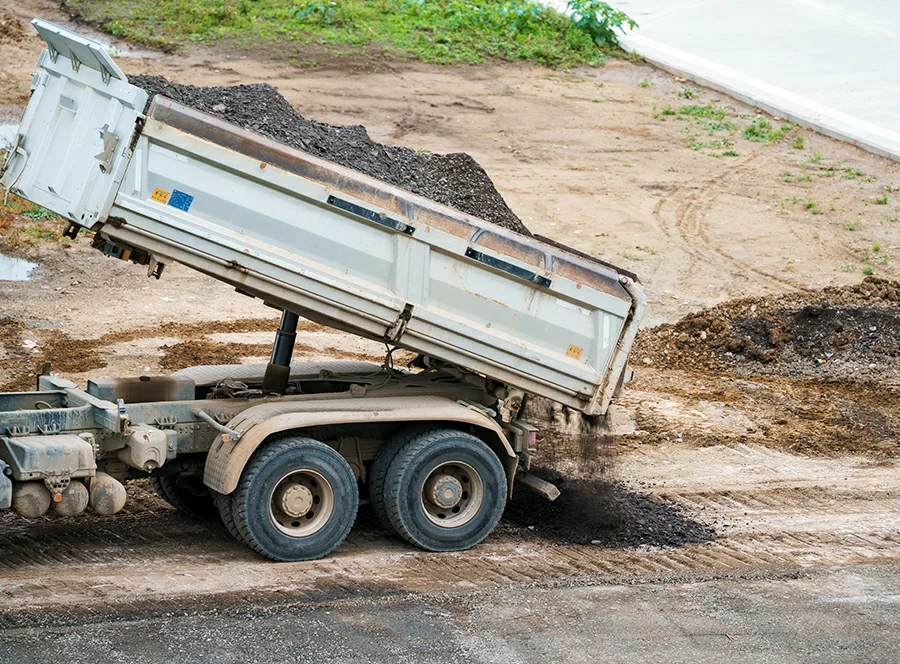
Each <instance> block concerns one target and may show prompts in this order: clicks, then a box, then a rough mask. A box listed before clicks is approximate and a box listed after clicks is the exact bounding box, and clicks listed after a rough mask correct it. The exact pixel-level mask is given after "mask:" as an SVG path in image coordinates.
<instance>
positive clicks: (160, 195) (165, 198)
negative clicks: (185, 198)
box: [150, 189, 172, 204]
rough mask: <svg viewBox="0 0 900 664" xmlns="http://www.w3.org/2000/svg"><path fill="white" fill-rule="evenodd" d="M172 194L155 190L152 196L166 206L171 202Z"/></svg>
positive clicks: (162, 190)
mask: <svg viewBox="0 0 900 664" xmlns="http://www.w3.org/2000/svg"><path fill="white" fill-rule="evenodd" d="M171 195H172V194H171V193H169V192H168V191H166V190H165V189H154V190H153V194H152V195H151V196H150V198H152V199H153V200H154V201H159V202H160V203H162V204H166V203H168V202H169V196H171Z"/></svg>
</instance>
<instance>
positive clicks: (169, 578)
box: [0, 479, 900, 622]
mask: <svg viewBox="0 0 900 664" xmlns="http://www.w3.org/2000/svg"><path fill="white" fill-rule="evenodd" d="M814 481H815V480H813V479H809V480H805V479H804V480H801V481H797V482H782V483H779V484H776V485H775V486H773V487H771V488H768V487H766V486H760V485H737V486H734V485H732V486H728V485H726V486H721V487H718V488H711V487H704V486H697V487H690V486H682V487H671V488H664V489H660V490H659V491H656V492H654V493H652V494H651V495H653V496H655V497H656V499H659V500H671V501H675V502H677V503H678V504H680V505H682V506H683V507H684V508H685V509H686V510H687V511H688V512H689V513H691V514H695V515H702V516H698V518H702V519H704V520H708V521H711V522H715V523H718V524H720V530H721V532H722V535H721V536H720V537H719V538H718V539H716V540H713V541H711V542H706V543H702V544H689V545H685V546H682V547H676V548H659V547H653V546H639V547H632V548H622V547H599V546H592V545H574V544H565V543H561V542H559V541H558V540H547V539H544V538H543V536H542V535H541V528H540V525H538V527H537V528H536V529H535V530H534V531H531V530H529V529H526V528H524V527H513V526H508V525H503V524H501V527H500V528H499V529H498V531H497V533H496V534H495V535H493V536H491V537H490V538H489V539H488V540H487V541H486V542H485V543H484V544H482V545H481V546H479V547H477V548H475V549H473V550H470V551H464V552H458V553H450V554H432V553H426V552H422V551H418V550H416V549H411V548H409V547H408V546H407V545H405V544H404V543H402V542H400V541H399V540H397V539H395V538H393V537H390V536H388V535H387V533H385V532H384V531H383V530H381V529H380V528H378V527H377V526H376V525H374V524H373V522H371V521H370V520H369V519H367V518H363V519H362V520H361V522H360V523H358V524H357V526H356V527H355V528H354V530H353V532H352V533H351V536H350V538H349V539H348V540H347V542H346V544H345V545H343V546H342V547H341V548H340V549H339V550H338V551H337V553H336V554H335V555H333V556H331V557H329V558H327V559H325V560H320V561H314V562H310V563H297V564H272V563H269V562H267V561H263V560H261V559H259V558H258V557H256V556H255V555H253V554H252V553H251V552H249V551H248V550H246V549H245V548H244V547H242V546H240V545H239V544H237V543H236V542H234V541H233V540H231V538H230V537H229V536H228V535H227V533H226V532H225V530H224V529H223V528H221V527H219V526H216V525H214V524H210V523H204V522H199V521H193V520H190V519H188V518H186V517H183V516H182V515H180V514H178V513H176V512H173V511H162V510H160V511H158V512H150V511H148V512H145V513H142V514H134V515H126V516H124V517H119V518H117V519H116V520H115V522H113V521H112V520H109V519H100V518H87V519H85V518H79V519H72V520H66V521H62V520H60V521H55V522H44V523H36V524H31V525H28V524H24V523H17V524H7V527H6V528H5V529H4V530H3V532H2V535H0V570H2V577H3V584H2V586H0V622H2V615H4V614H9V615H13V614H15V613H16V612H18V611H20V610H21V609H22V608H23V607H28V608H29V609H31V610H38V611H41V610H48V609H51V608H53V607H60V606H78V607H79V608H80V609H86V608H90V607H92V606H100V605H103V606H117V605H124V604H126V603H136V602H137V603H140V602H156V603H159V602H168V601H174V600H175V599H177V598H181V601H183V602H184V601H193V600H192V599H191V598H195V599H196V598H198V597H211V596H216V595H220V594H227V593H235V592H241V593H245V594H247V593H252V594H255V595H259V594H262V595H266V594H272V593H295V594H296V593H305V592H313V591H316V592H325V591H328V592H342V591H343V589H345V588H349V589H355V590H354V591H355V592H362V591H363V590H366V589H367V590H373V589H375V590H380V591H385V592H429V591H435V592H437V591H442V590H459V589H461V588H472V589H476V588H489V587H493V586H498V585H523V584H527V585H533V584H555V583H604V582H620V581H622V580H623V579H626V580H627V579H632V580H662V581H665V580H669V579H671V580H684V579H685V578H694V577H704V576H708V575H711V574H740V573H745V572H748V571H754V572H760V573H764V574H765V573H775V572H778V571H780V570H781V571H783V570H785V569H796V568H799V567H805V566H810V565H833V564H845V563H851V562H859V561H873V560H896V559H898V558H900V514H898V513H897V510H896V505H897V500H898V497H900V481H898V482H897V483H896V485H889V486H877V487H872V486H867V485H866V484H865V483H864V482H861V481H860V482H850V483H849V484H850V486H841V485H827V484H825V483H822V482H821V481H820V484H818V485H816V484H813V482H814Z"/></svg>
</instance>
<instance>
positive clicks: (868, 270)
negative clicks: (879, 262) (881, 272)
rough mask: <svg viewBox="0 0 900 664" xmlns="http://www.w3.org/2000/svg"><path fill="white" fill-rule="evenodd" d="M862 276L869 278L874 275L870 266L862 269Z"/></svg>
mask: <svg viewBox="0 0 900 664" xmlns="http://www.w3.org/2000/svg"><path fill="white" fill-rule="evenodd" d="M863 274H864V275H866V276H867V277H871V276H872V275H873V274H875V270H874V269H873V268H872V267H871V266H868V265H867V266H866V267H864V268H863Z"/></svg>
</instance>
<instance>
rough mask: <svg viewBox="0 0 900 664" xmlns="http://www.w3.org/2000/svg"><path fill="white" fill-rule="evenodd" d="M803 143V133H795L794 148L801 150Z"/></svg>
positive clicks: (804, 142) (804, 143)
mask: <svg viewBox="0 0 900 664" xmlns="http://www.w3.org/2000/svg"><path fill="white" fill-rule="evenodd" d="M804 145H806V140H805V139H804V138H803V134H797V135H796V136H794V148H795V149H797V150H802V149H803V146H804Z"/></svg>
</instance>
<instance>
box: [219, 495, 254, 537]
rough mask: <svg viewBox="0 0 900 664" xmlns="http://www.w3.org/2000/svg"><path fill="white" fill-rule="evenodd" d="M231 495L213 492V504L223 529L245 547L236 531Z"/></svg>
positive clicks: (238, 531)
mask: <svg viewBox="0 0 900 664" xmlns="http://www.w3.org/2000/svg"><path fill="white" fill-rule="evenodd" d="M231 496H232V494H224V493H215V492H213V502H215V504H216V507H217V508H218V510H219V517H220V518H221V519H222V523H223V524H224V525H225V528H226V529H227V530H228V532H229V533H231V536H232V537H233V538H234V539H236V540H237V541H238V542H240V543H241V544H244V545H246V544H247V542H246V541H245V540H244V537H243V536H242V535H241V531H240V530H238V527H237V524H236V523H235V522H234V502H233V501H232V499H231Z"/></svg>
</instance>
